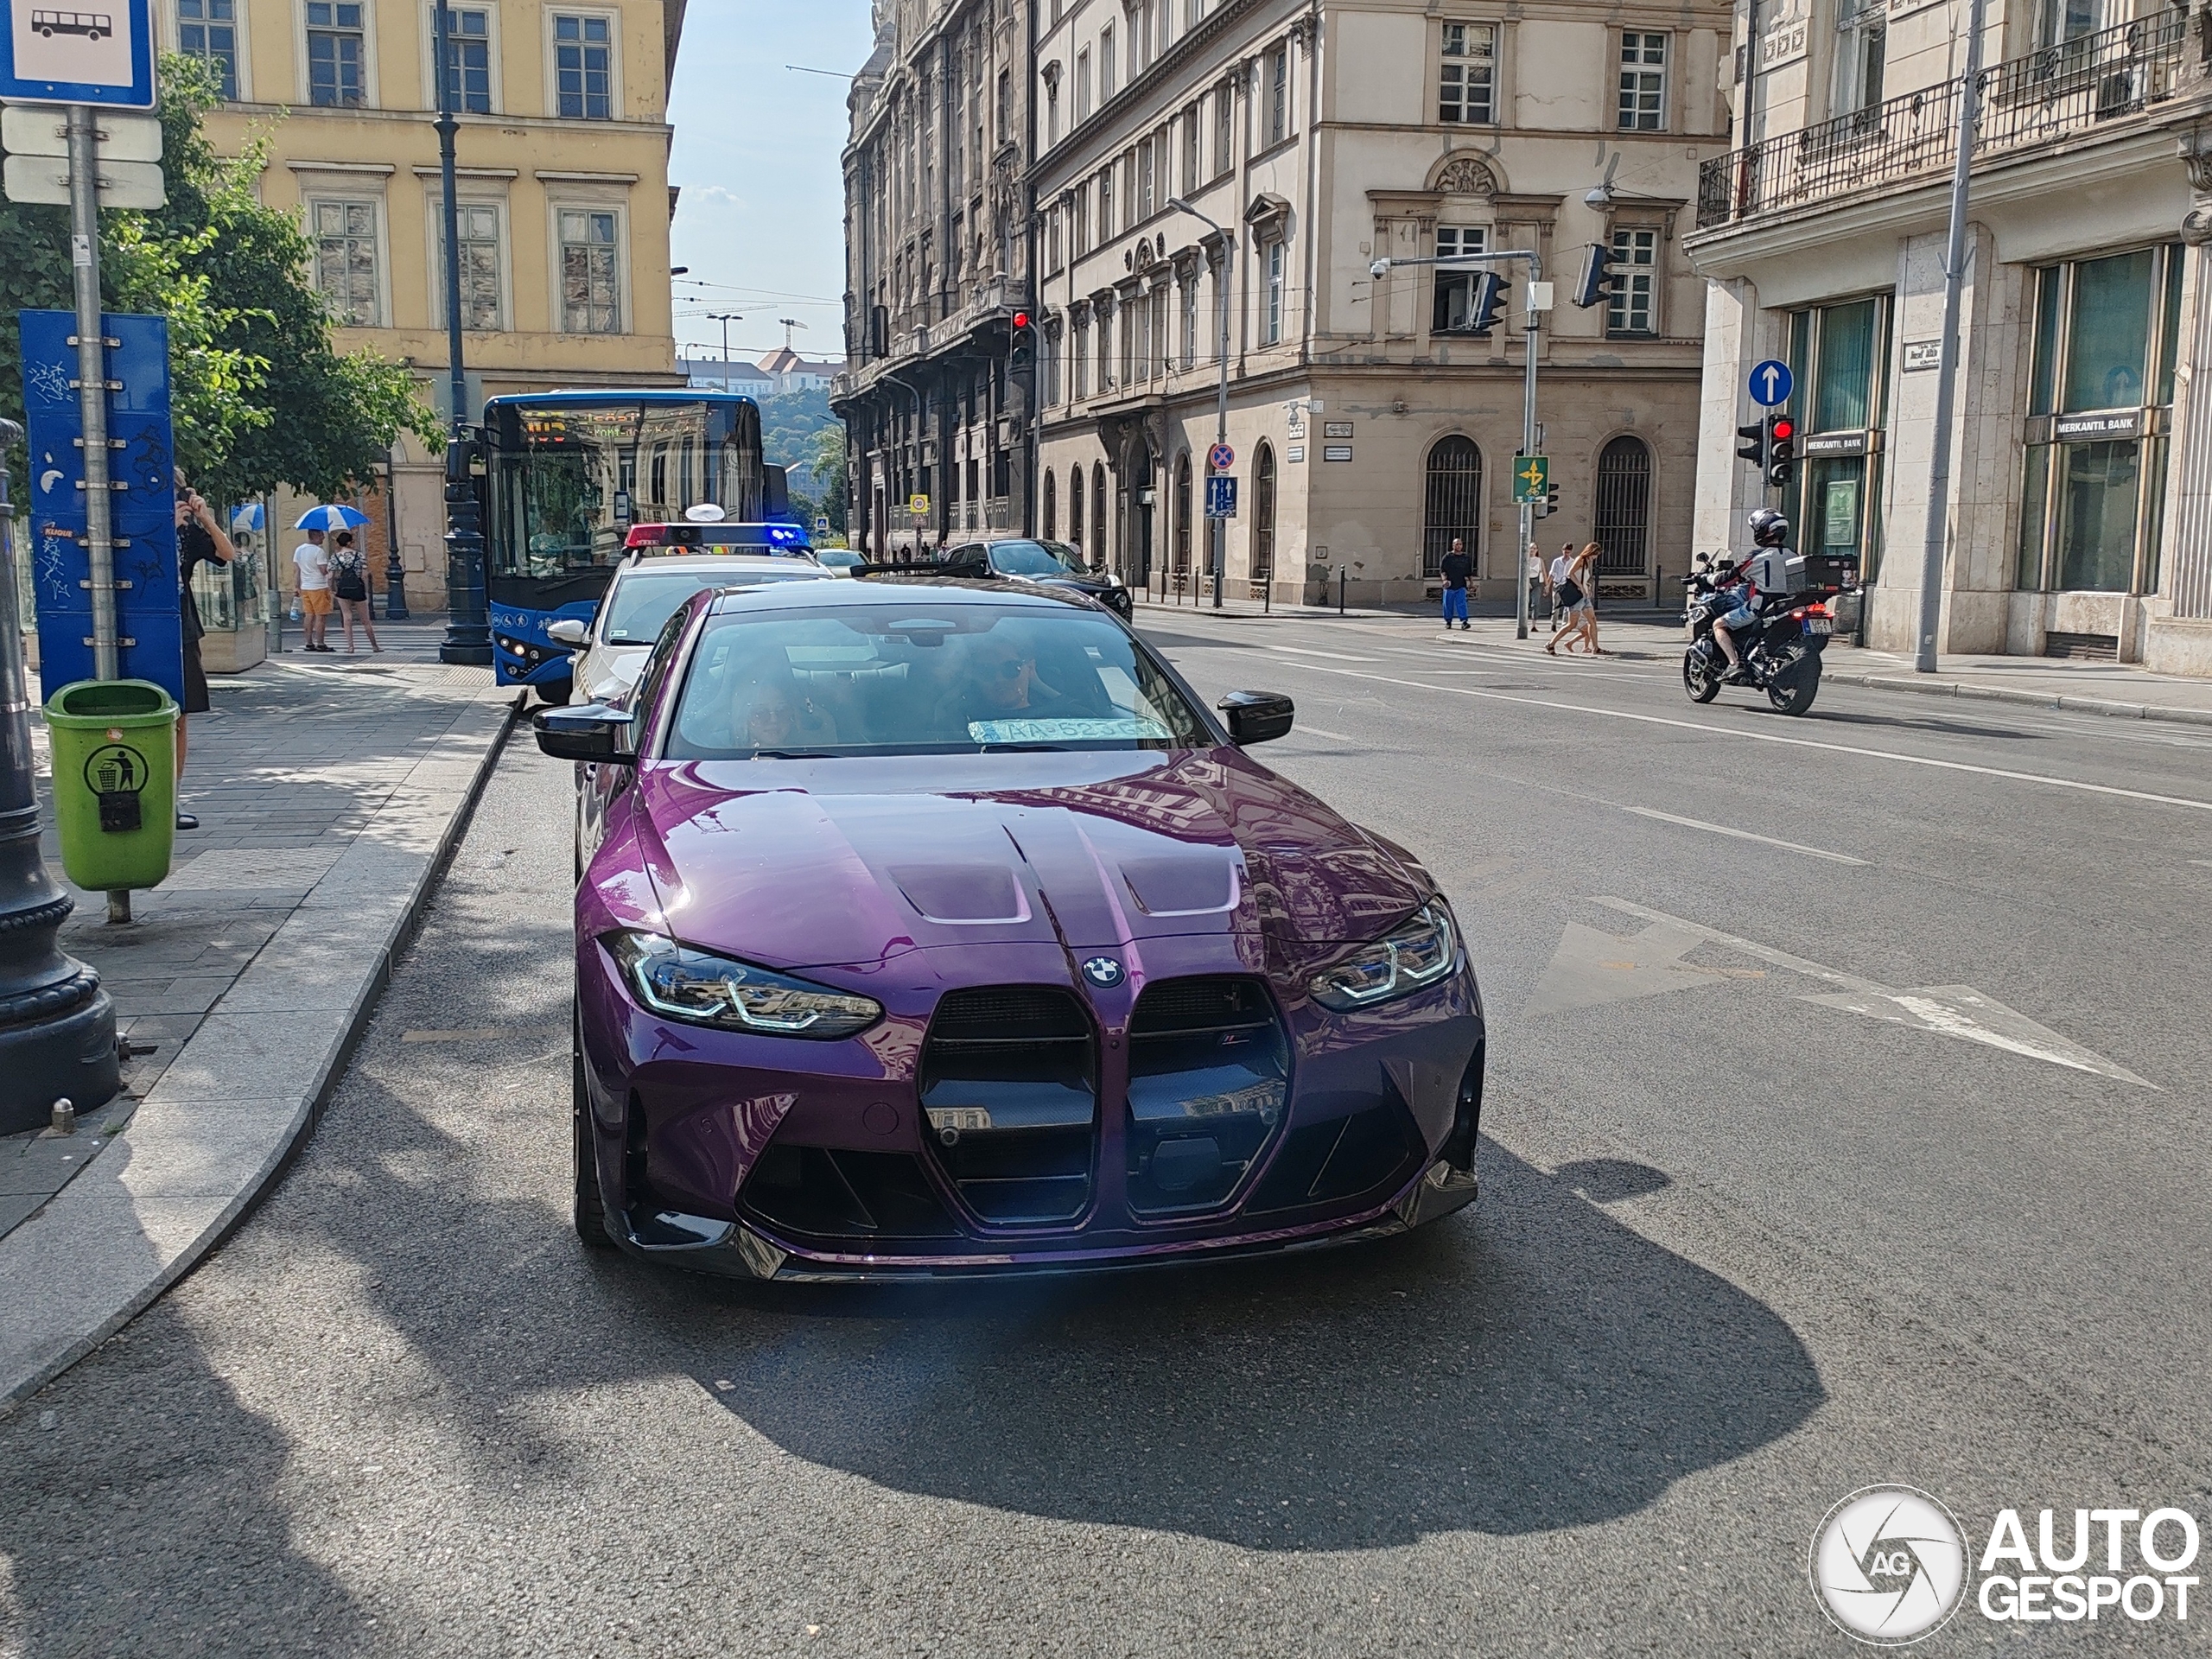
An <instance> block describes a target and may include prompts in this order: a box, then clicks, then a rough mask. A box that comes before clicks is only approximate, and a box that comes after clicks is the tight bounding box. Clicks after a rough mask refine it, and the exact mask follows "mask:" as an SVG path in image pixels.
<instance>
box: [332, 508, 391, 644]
mask: <svg viewBox="0 0 2212 1659" xmlns="http://www.w3.org/2000/svg"><path fill="white" fill-rule="evenodd" d="M331 544H332V549H333V551H332V553H331V555H330V593H331V597H332V598H334V600H336V601H338V620H340V621H341V622H343V623H344V624H345V625H346V655H347V656H348V657H351V656H352V655H353V624H354V623H355V622H359V624H360V625H361V626H363V627H364V628H365V629H367V630H368V633H369V649H370V650H371V651H374V652H381V651H383V650H384V647H383V646H382V645H378V643H377V625H376V623H375V621H374V620H372V618H371V615H370V612H371V610H372V607H371V605H370V604H369V567H368V562H367V561H366V560H365V559H364V558H363V557H362V556H361V550H360V549H359V548H358V547H356V546H354V544H353V531H350V530H341V531H339V532H338V534H337V535H336V536H334V537H332V538H331ZM326 626H327V624H326Z"/></svg>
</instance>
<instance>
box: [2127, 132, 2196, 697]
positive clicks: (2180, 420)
mask: <svg viewBox="0 0 2212 1659" xmlns="http://www.w3.org/2000/svg"><path fill="white" fill-rule="evenodd" d="M2200 143H2202V144H2203V145H2204V149H2202V151H2200V149H2198V145H2199V144H2200ZM2182 161H2183V164H2184V165H2185V166H2186V167H2187V168H2189V184H2190V203H2191V206H2190V212H2189V213H2188V215H2187V216H2186V217H2185V218H2183V220H2182V223H2181V234H2182V240H2183V242H2184V243H2185V244H2186V245H2187V247H2188V251H2187V252H2186V253H2185V254H2184V256H2183V257H2185V258H2186V259H2187V261H2188V264H2187V265H2186V267H2185V268H2184V270H2183V282H2182V315H2181V340H2180V349H2179V351H2178V352H2177V353H2176V354H2175V365H2174V406H2173V434H2172V441H2171V446H2170V451H2169V460H2168V463H2167V467H2168V470H2167V474H2166V515H2165V524H2164V531H2163V539H2162V543H2161V546H2160V549H2159V557H2158V573H2159V574H2158V595H2157V597H2156V598H2155V599H2154V600H2153V601H2152V604H2151V607H2150V610H2151V615H2150V617H2149V619H2148V620H2147V622H2146V624H2145V630H2144V646H2143V658H2144V662H2145V666H2147V667H2150V668H2153V669H2156V670H2158V671H2162V672H2165V673H2182V674H2212V292H2208V291H2207V286H2206V284H2207V278H2208V276H2212V137H2200V135H2197V134H2195V133H2192V134H2190V136H2189V137H2187V138H2184V139H2183V141H2182Z"/></svg>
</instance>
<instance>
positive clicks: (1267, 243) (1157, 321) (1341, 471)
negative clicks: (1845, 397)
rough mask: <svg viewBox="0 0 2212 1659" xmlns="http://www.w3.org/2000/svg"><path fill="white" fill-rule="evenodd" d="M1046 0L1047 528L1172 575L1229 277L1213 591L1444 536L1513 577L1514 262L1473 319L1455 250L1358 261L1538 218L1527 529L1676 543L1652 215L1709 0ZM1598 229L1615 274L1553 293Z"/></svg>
mask: <svg viewBox="0 0 2212 1659" xmlns="http://www.w3.org/2000/svg"><path fill="white" fill-rule="evenodd" d="M1038 5H1039V14H1038V16H1037V17H1036V19H1035V28H1036V31H1037V41H1036V45H1035V51H1034V79H1033V82H1032V84H1031V86H1030V90H1029V96H1030V98H1031V99H1032V100H1033V111H1034V130H1035V133H1036V141H1037V147H1038V155H1037V160H1036V162H1035V164H1034V166H1033V168H1032V169H1031V179H1032V188H1031V190H1030V192H1029V196H1030V200H1032V202H1033V204H1034V209H1035V219H1034V221H1033V225H1034V234H1035V237H1036V244H1037V270H1038V280H1037V289H1036V292H1035V295H1034V296H1033V298H1034V304H1035V306H1036V308H1037V311H1038V314H1039V316H1040V318H1041V320H1042V327H1043V330H1044V338H1043V340H1042V344H1041V348H1040V353H1039V373H1038V384H1037V391H1038V397H1039V405H1040V414H1041V419H1040V422H1039V463H1038V464H1039V471H1038V474H1037V482H1036V486H1035V502H1034V508H1035V518H1034V522H1035V524H1036V525H1037V527H1038V529H1039V531H1040V532H1041V533H1045V534H1048V535H1052V536H1057V537H1060V538H1062V539H1065V540H1069V541H1072V542H1075V543H1078V544H1080V545H1081V547H1082V548H1083V549H1084V553H1085V555H1086V556H1088V557H1089V558H1090V559H1091V560H1092V561H1093V562H1094V563H1108V564H1110V565H1111V567H1112V568H1114V569H1116V570H1117V571H1118V572H1119V573H1120V574H1122V575H1123V577H1124V578H1125V579H1126V580H1128V581H1130V582H1133V583H1137V584H1141V585H1148V586H1150V587H1151V588H1153V589H1154V591H1155V592H1156V593H1162V594H1172V593H1173V592H1174V591H1176V590H1177V589H1178V588H1181V589H1182V590H1183V591H1185V592H1188V591H1190V590H1192V589H1193V588H1196V587H1197V586H1198V583H1199V579H1200V575H1201V573H1202V572H1203V571H1204V569H1205V565H1206V561H1207V554H1206V537H1207V527H1206V523H1205V518H1204V512H1205V478H1206V473H1207V456H1208V451H1209V448H1210V447H1211V442H1212V440H1213V437H1214V431H1215V422H1216V414H1215V408H1216V396H1217V378H1218V376H1219V374H1220V364H1221V359H1220V355H1219V353H1218V350H1217V341H1218V339H1219V331H1220V323H1221V316H1222V309H1223V307H1224V303H1225V306H1226V311H1227V318H1228V330H1229V341H1228V350H1227V359H1228V366H1229V377H1230V416H1229V438H1230V444H1231V446H1232V447H1233V448H1234V449H1235V451H1236V460H1235V464H1234V466H1233V467H1232V468H1231V471H1232V473H1233V474H1234V475H1235V476H1236V479H1237V481H1238V486H1239V489H1240V493H1241V499H1240V503H1239V511H1238V515H1237V517H1236V518H1235V519H1234V520H1232V521H1231V522H1230V524H1229V525H1228V527H1227V533H1226V540H1225V555H1226V561H1225V563H1226V571H1227V576H1228V580H1229V582H1230V590H1231V591H1232V592H1235V593H1237V594H1253V595H1255V596H1256V595H1257V594H1260V593H1262V592H1263V591H1267V588H1266V586H1265V584H1268V583H1272V585H1273V587H1272V591H1273V594H1274V596H1276V597H1279V598H1282V599H1285V600H1291V599H1294V598H1297V597H1300V596H1309V595H1314V594H1318V593H1319V590H1320V588H1322V586H1323V585H1324V584H1326V585H1327V586H1328V587H1330V588H1332V589H1333V588H1335V586H1336V585H1337V582H1338V577H1339V576H1342V577H1343V578H1344V590H1345V592H1346V594H1347V596H1348V597H1349V598H1351V600H1353V601H1356V602H1376V601H1419V600H1420V599H1421V598H1422V597H1423V596H1424V595H1425V594H1427V593H1428V592H1430V591H1432V590H1433V588H1434V587H1435V586H1436V576H1435V572H1436V569H1437V566H1438V563H1439V562H1440V559H1441V558H1442V556H1443V555H1444V553H1445V552H1446V550H1448V549H1449V546H1450V543H1451V542H1452V539H1453V538H1454V537H1458V538H1460V539H1463V540H1464V541H1465V543H1466V544H1467V546H1468V548H1469V550H1471V551H1472V552H1473V553H1474V555H1475V556H1476V561H1477V572H1478V577H1479V579H1480V585H1481V589H1482V594H1483V596H1484V597H1487V598H1491V599H1504V598H1510V596H1511V594H1512V593H1513V583H1514V581H1515V573H1516V570H1517V569H1519V563H1520V562H1519V553H1518V539H1517V538H1518V516H1517V512H1516V509H1515V507H1514V505H1513V499H1512V477H1511V474H1512V472H1513V467H1512V464H1511V463H1512V460H1513V457H1514V455H1515V454H1516V450H1518V448H1520V442H1521V435H1522V364H1523V361H1524V359H1523V355H1522V339H1523V338H1524V336H1523V334H1522V318H1523V315H1524V313H1523V306H1522V299H1521V297H1520V296H1519V290H1520V289H1521V284H1520V283H1518V282H1516V283H1515V284H1514V289H1515V292H1516V297H1515V299H1514V302H1513V303H1512V304H1511V306H1510V313H1509V315H1508V316H1507V317H1506V319H1505V320H1504V321H1503V325H1502V326H1500V327H1497V328H1496V329H1495V330H1494V331H1493V332H1491V333H1487V334H1477V333H1474V332H1471V330H1470V329H1469V327H1468V326H1467V324H1468V321H1469V316H1468V302H1469V295H1470V290H1471V286H1472V280H1473V279H1472V277H1471V273H1468V272H1466V271H1465V270H1461V271H1457V272H1452V271H1444V270H1437V269H1435V268H1433V267H1427V266H1422V265H1402V266H1399V267H1398V268H1396V269H1394V270H1390V271H1389V273H1388V274H1387V275H1386V276H1385V277H1383V278H1381V279H1380V280H1378V279H1376V278H1375V277H1372V276H1370V266H1371V265H1372V264H1373V263H1374V262H1375V261H1376V259H1378V258H1382V257H1389V258H1392V259H1396V260H1418V259H1428V258H1433V257H1437V256H1438V255H1440V254H1451V253H1457V252H1474V251H1498V250H1506V249H1533V250H1534V251H1536V252H1538V253H1539V254H1540V255H1541V257H1542V259H1543V262H1544V274H1545V276H1546V277H1548V278H1550V279H1552V280H1553V281H1554V283H1556V285H1557V298H1558V308H1557V309H1555V310H1554V311H1553V312H1551V313H1550V314H1549V315H1548V316H1547V317H1546V318H1545V319H1544V321H1545V325H1546V326H1545V327H1544V329H1543V331H1542V332H1541V334H1540V335H1539V336H1538V345H1537V351H1538V365H1539V373H1540V390H1539V405H1540V410H1539V412H1540V418H1541V423H1542V426H1543V440H1542V442H1543V449H1544V451H1545V452H1546V453H1547V454H1548V455H1549V457H1550V460H1551V465H1552V478H1553V480H1554V482H1555V483H1556V484H1558V485H1559V486H1560V512H1559V513H1558V514H1557V515H1556V516H1554V517H1552V518H1548V519H1545V520H1543V521H1541V522H1540V523H1539V524H1538V525H1537V527H1536V528H1537V533H1538V537H1539V541H1540V543H1541V544H1542V545H1543V546H1544V547H1546V548H1547V549H1549V550H1556V547H1555V544H1556V543H1560V542H1563V541H1567V540H1573V541H1576V542H1580V541H1583V540H1586V539H1589V538H1591V537H1595V538H1597V539H1598V540H1599V541H1600V542H1601V543H1604V545H1605V586H1606V587H1607V588H1611V589H1613V590H1615V591H1628V592H1634V593H1643V594H1649V593H1651V592H1653V591H1654V590H1655V589H1656V587H1657V584H1658V583H1659V582H1660V580H1661V579H1662V575H1680V574H1681V571H1682V570H1683V569H1685V568H1686V566H1687V563H1688V557H1689V552H1690V534H1689V531H1690V523H1691V507H1692V490H1691V480H1692V477H1693V467H1694V440H1695V420H1694V411H1695V410H1696V407H1697V397H1698V378H1699V365H1700V333H1701V330H1702V328H1703V326H1704V321H1705V311H1706V302H1705V294H1704V283H1702V282H1701V281H1700V280H1699V278H1698V277H1696V276H1695V275H1694V272H1693V271H1692V270H1690V268H1689V266H1688V263H1687V262H1686V261H1685V259H1684V258H1683V257H1682V254H1681V246H1680V237H1681V232H1683V231H1684V230H1685V229H1687V228H1688V221H1689V214H1690V208H1691V205H1692V201H1691V198H1692V193H1693V191H1694V186H1695V181H1696V177H1697V170H1698V166H1699V163H1700V161H1702V160H1704V159H1706V158H1707V157H1710V156H1713V155H1715V154H1717V153H1719V152H1720V151H1721V150H1723V149H1725V148H1726V144H1727V143H1728V124H1727V111H1726V105H1725V103H1724V101H1723V99H1722V98H1721V96H1720V88H1721V85H1722V82H1723V80H1724V79H1725V76H1724V73H1723V66H1722V54H1723V51H1724V49H1725V45H1726V38H1725V37H1726V30H1727V13H1726V9H1725V8H1724V7H1722V6H1720V5H1719V4H1717V3H1712V0H1693V3H1688V4H1677V5H1673V6H1670V7H1667V8H1659V7H1656V6H1655V7H1652V8H1650V9H1649V12H1648V13H1647V12H1645V11H1643V10H1639V9H1638V8H1637V6H1635V5H1632V4H1631V5H1630V6H1627V7H1625V8H1623V7H1618V6H1615V7H1595V6H1591V5H1587V4H1584V3H1580V0H1527V3H1521V4H1516V5H1512V6H1508V5H1503V4H1499V3H1485V0H1431V3H1406V0H1351V3H1336V0H1134V3H1130V0H1038ZM1177 199H1181V200H1184V201H1185V202H1187V204H1188V206H1189V207H1190V208H1191V209H1193V210H1195V212H1186V211H1184V210H1183V209H1182V208H1179V207H1177V206H1176V205H1175V202H1176V200H1177ZM1200 215H1203V216H1204V217H1203V219H1201V217H1199V216H1200ZM1205 221H1211V225H1209V224H1208V223H1207V222H1205ZM1591 244H1600V245H1605V246H1606V247H1608V248H1610V249H1611V250H1612V251H1614V253H1615V254H1616V256H1617V257H1618V261H1619V263H1620V264H1621V266H1622V267H1623V268H1624V273H1625V283H1624V287H1625V292H1624V294H1623V296H1622V297H1621V298H1620V299H1619V300H1618V301H1617V302H1614V303H1613V304H1612V305H1611V306H1600V307H1597V308H1592V309H1589V310H1579V309H1576V308H1573V307H1572V306H1571V305H1569V304H1568V300H1569V297H1570V289H1572V287H1573V279H1574V277H1575V275H1576V273H1577V271H1578V270H1579V267H1580V261H1581V257H1582V253H1583V250H1584V248H1585V247H1586V245H1591Z"/></svg>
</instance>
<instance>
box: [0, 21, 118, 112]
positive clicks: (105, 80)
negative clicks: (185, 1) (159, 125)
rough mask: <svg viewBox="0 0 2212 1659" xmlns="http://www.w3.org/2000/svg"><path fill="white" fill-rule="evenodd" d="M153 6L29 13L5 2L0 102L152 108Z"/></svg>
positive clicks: (0, 33) (0, 42) (0, 44)
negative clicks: (18, 101)
mask: <svg viewBox="0 0 2212 1659" xmlns="http://www.w3.org/2000/svg"><path fill="white" fill-rule="evenodd" d="M153 11H154V8H153V0H99V4H98V5H91V4H86V5H80V6H71V7H53V8H47V7H34V6H32V5H30V4H29V3H28V0H11V3H10V5H9V7H8V9H7V28H6V29H5V30H4V31H0V98H6V99H17V100H20V101H22V102H24V103H30V104H99V105H105V107H107V108H110V109H121V110H148V109H151V108H152V107H153V106H154V16H153Z"/></svg>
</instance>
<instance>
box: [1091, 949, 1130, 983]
mask: <svg viewBox="0 0 2212 1659" xmlns="http://www.w3.org/2000/svg"><path fill="white" fill-rule="evenodd" d="M1083 976H1084V978H1085V979H1087V980H1089V981H1090V982H1091V983H1092V984H1094V985H1096V986H1097V987H1098V988H1099V989H1101V990H1103V991H1110V990H1111V989H1113V988H1114V987H1115V986H1116V985H1118V984H1120V983H1121V982H1122V981H1123V980H1124V979H1126V978H1128V974H1127V973H1126V972H1125V971H1124V970H1123V969H1122V964H1121V963H1118V962H1116V961H1115V960H1114V958H1113V957H1092V958H1091V959H1090V961H1089V962H1086V963H1084V964H1083Z"/></svg>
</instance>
